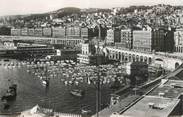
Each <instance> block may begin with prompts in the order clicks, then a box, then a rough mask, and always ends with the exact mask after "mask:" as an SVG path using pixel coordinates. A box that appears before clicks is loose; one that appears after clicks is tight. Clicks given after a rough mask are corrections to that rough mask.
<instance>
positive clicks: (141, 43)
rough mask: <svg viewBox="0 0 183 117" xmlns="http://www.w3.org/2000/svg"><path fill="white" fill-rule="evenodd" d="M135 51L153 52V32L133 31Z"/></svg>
mask: <svg viewBox="0 0 183 117" xmlns="http://www.w3.org/2000/svg"><path fill="white" fill-rule="evenodd" d="M133 49H135V50H139V51H152V32H151V31H143V30H138V31H137V30H136V31H133Z"/></svg>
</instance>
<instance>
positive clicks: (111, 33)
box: [106, 29, 121, 44]
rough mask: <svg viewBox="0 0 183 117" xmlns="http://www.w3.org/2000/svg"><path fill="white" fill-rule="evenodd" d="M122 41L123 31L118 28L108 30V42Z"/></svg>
mask: <svg viewBox="0 0 183 117" xmlns="http://www.w3.org/2000/svg"><path fill="white" fill-rule="evenodd" d="M120 41H121V31H120V30H118V29H109V30H107V37H106V43H107V44H114V43H119V42H120Z"/></svg>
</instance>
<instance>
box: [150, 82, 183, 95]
mask: <svg viewBox="0 0 183 117" xmlns="http://www.w3.org/2000/svg"><path fill="white" fill-rule="evenodd" d="M182 93H183V81H180V80H168V81H167V82H166V83H164V84H162V85H160V86H159V87H157V88H156V89H155V90H154V91H152V92H151V93H150V94H149V95H152V96H159V95H160V94H163V97H165V98H179V96H180V95H181V94H182Z"/></svg>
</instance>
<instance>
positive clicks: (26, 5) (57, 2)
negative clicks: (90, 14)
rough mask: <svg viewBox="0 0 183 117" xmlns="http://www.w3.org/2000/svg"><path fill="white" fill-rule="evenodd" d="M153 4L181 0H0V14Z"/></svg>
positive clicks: (176, 2) (176, 3)
mask: <svg viewBox="0 0 183 117" xmlns="http://www.w3.org/2000/svg"><path fill="white" fill-rule="evenodd" d="M155 4H170V5H183V0H0V16H3V15H18V14H30V13H44V12H49V11H54V10H57V9H60V8H63V7H78V8H112V7H128V6H130V5H155Z"/></svg>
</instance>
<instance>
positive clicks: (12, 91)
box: [1, 84, 17, 101]
mask: <svg viewBox="0 0 183 117" xmlns="http://www.w3.org/2000/svg"><path fill="white" fill-rule="evenodd" d="M16 96H17V85H16V84H12V85H11V86H10V87H9V89H8V90H7V92H6V94H5V95H4V96H2V97H1V100H7V101H10V100H14V99H15V98H16Z"/></svg>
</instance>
